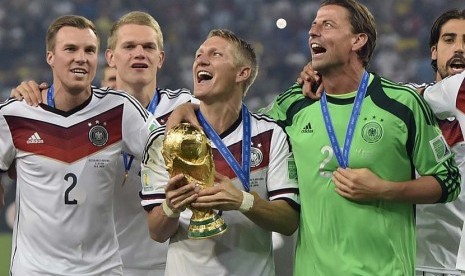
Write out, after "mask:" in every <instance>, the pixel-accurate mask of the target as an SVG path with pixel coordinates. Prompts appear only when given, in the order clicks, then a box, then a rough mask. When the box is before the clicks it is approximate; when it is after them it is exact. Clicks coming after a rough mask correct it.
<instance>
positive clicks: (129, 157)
mask: <svg viewBox="0 0 465 276" xmlns="http://www.w3.org/2000/svg"><path fill="white" fill-rule="evenodd" d="M158 97H159V96H158V89H157V90H155V94H154V95H153V98H152V100H151V101H150V104H149V106H148V107H147V110H148V111H149V112H150V113H152V114H155V109H156V107H157V104H158ZM133 160H134V156H133V155H130V154H128V153H127V152H123V162H124V170H125V171H126V174H125V179H124V180H125V181H126V178H127V177H128V173H129V170H130V169H131V165H132V161H133Z"/></svg>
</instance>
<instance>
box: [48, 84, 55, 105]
mask: <svg viewBox="0 0 465 276" xmlns="http://www.w3.org/2000/svg"><path fill="white" fill-rule="evenodd" d="M54 91H55V89H54V88H53V84H52V85H51V86H50V88H49V89H48V91H47V104H48V105H49V106H50V107H53V108H55V101H54V100H53V93H54Z"/></svg>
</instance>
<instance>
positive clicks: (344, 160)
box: [320, 71, 370, 168]
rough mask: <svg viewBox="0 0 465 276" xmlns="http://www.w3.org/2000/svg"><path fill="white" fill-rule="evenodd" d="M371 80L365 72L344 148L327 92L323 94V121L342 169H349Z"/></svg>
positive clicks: (321, 101) (321, 103)
mask: <svg viewBox="0 0 465 276" xmlns="http://www.w3.org/2000/svg"><path fill="white" fill-rule="evenodd" d="M369 79H370V74H368V72H367V71H364V73H363V77H362V81H361V82H360V84H359V86H358V90H357V95H356V96H355V101H354V107H353V108H352V114H351V115H350V119H349V125H348V126H347V131H346V137H345V141H344V148H343V149H342V154H341V148H340V147H339V143H338V141H337V137H336V133H335V131H334V127H333V123H332V121H331V116H330V114H329V110H328V101H327V99H326V91H324V92H323V94H322V96H321V100H320V105H321V111H322V113H323V119H324V122H325V126H326V132H327V133H328V136H329V140H330V141H331V146H332V147H333V150H334V154H335V155H336V159H337V162H338V163H339V166H341V167H342V168H347V167H348V166H349V151H350V146H351V144H352V139H353V137H354V130H355V126H356V125H357V121H358V117H359V115H360V110H361V109H362V104H363V100H364V99H365V94H366V91H367V88H368V80H369Z"/></svg>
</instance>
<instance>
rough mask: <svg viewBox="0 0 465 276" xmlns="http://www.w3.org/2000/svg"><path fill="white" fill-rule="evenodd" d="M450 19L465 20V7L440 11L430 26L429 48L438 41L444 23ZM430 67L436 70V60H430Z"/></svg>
mask: <svg viewBox="0 0 465 276" xmlns="http://www.w3.org/2000/svg"><path fill="white" fill-rule="evenodd" d="M452 19H464V20H465V9H463V10H458V9H452V10H448V11H446V12H444V13H442V14H441V15H440V16H439V17H438V18H437V19H436V21H434V23H433V26H432V27H431V33H430V36H429V48H430V49H431V47H433V46H436V45H437V44H438V42H439V37H440V36H441V29H442V26H444V24H446V23H447V22H448V21H449V20H452ZM431 67H433V69H434V71H435V72H437V71H438V61H437V60H431Z"/></svg>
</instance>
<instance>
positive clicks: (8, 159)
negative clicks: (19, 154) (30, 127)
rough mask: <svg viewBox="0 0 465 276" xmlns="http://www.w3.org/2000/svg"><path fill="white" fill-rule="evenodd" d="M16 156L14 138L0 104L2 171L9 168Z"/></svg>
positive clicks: (0, 169)
mask: <svg viewBox="0 0 465 276" xmlns="http://www.w3.org/2000/svg"><path fill="white" fill-rule="evenodd" d="M15 156H16V149H15V146H14V143H13V138H12V137H11V132H10V128H9V126H8V123H7V121H6V119H5V117H4V115H3V112H2V110H1V105H0V171H6V170H8V168H9V167H10V165H11V164H12V163H13V160H14V158H15Z"/></svg>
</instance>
